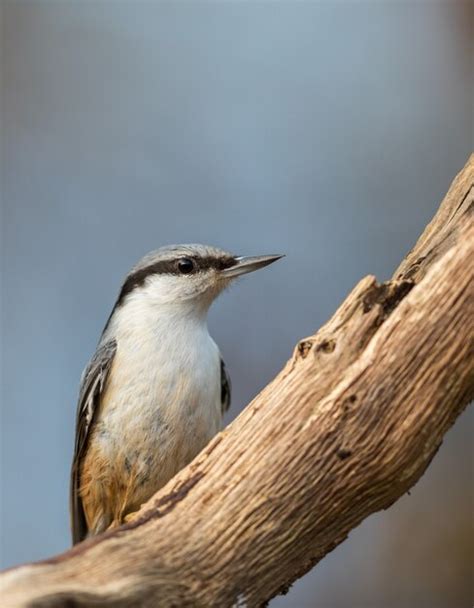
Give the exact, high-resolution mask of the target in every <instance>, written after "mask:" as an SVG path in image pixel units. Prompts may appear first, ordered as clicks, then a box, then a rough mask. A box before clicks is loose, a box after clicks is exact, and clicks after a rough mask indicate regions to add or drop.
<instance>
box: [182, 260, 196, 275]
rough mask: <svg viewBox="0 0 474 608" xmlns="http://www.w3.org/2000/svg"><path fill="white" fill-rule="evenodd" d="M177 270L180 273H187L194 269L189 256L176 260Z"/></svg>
mask: <svg viewBox="0 0 474 608" xmlns="http://www.w3.org/2000/svg"><path fill="white" fill-rule="evenodd" d="M178 270H179V272H180V273H181V274H189V273H190V272H192V271H193V270H194V262H193V260H191V259H190V258H181V259H180V260H179V261H178Z"/></svg>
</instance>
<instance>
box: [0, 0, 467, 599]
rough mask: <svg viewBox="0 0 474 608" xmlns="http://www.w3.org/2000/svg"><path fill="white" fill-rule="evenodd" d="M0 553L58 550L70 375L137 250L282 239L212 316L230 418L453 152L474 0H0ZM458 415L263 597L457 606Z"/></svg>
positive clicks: (463, 538)
mask: <svg viewBox="0 0 474 608" xmlns="http://www.w3.org/2000/svg"><path fill="white" fill-rule="evenodd" d="M1 9H2V14H1V21H2V25H1V120H2V132H1V146H2V148H1V194H2V349H1V350H2V356H3V360H2V372H3V374H2V375H3V380H2V419H1V431H2V452H1V454H2V477H1V490H2V495H1V509H2V511H1V558H2V565H3V566H5V567H6V566H11V565H13V564H18V563H19V562H22V561H31V560H36V559H40V558H43V557H46V556H49V555H51V554H53V553H55V552H58V551H62V550H64V549H66V548H67V547H68V545H69V542H70V541H69V529H68V482H69V466H70V460H71V454H72V445H73V436H74V415H75V407H76V398H77V390H78V385H79V378H80V374H81V371H82V369H83V367H84V365H85V364H86V362H87V360H88V358H89V356H90V355H91V354H92V352H93V351H94V348H95V345H96V341H97V339H98V337H99V334H100V332H101V330H102V327H103V325H104V322H105V320H106V318H107V316H108V313H109V311H110V309H111V307H112V305H113V302H114V298H115V295H116V293H117V291H118V288H119V285H120V282H121V280H122V278H123V276H124V274H125V273H126V272H127V271H128V269H129V268H130V267H131V265H133V264H134V263H135V262H136V260H137V259H138V258H139V257H140V256H141V255H142V254H144V253H145V252H147V251H148V250H150V249H153V248H156V247H158V246H161V245H163V244H166V243H175V242H204V243H210V244H214V245H217V246H220V247H223V248H226V249H229V250H231V251H233V252H235V253H237V254H259V253H268V252H270V253H271V252H285V253H286V254H287V257H286V258H285V260H283V261H282V262H279V263H278V264H277V265H275V266H272V267H271V268H269V269H267V270H265V271H262V272H261V273H258V276H257V275H255V276H249V277H248V278H246V279H245V280H243V281H241V282H240V284H239V285H238V286H236V287H235V288H234V289H232V290H231V291H230V292H228V293H226V294H225V295H224V296H223V297H222V298H221V299H220V301H219V302H218V303H217V304H216V305H215V306H214V308H213V310H212V311H211V316H210V326H211V331H212V333H213V336H214V338H215V339H216V341H217V343H218V344H219V345H220V347H221V350H222V353H223V356H224V358H225V361H226V363H227V367H228V369H229V371H230V374H231V376H232V380H233V387H234V390H233V405H232V408H231V411H230V416H229V420H230V419H232V418H233V417H235V416H236V415H237V414H238V413H239V411H240V410H241V409H242V408H243V407H244V406H245V405H246V404H247V403H248V401H249V400H250V399H251V398H252V397H253V396H254V395H255V394H256V393H257V392H258V391H259V390H260V389H261V388H262V387H263V386H264V385H265V384H266V383H267V382H268V381H269V380H270V379H271V378H272V377H273V376H274V375H275V374H276V373H277V372H278V370H279V369H280V368H281V367H282V365H283V364H284V362H285V361H286V359H287V358H288V357H289V355H290V354H291V351H292V348H293V346H294V344H295V343H296V341H297V340H298V339H299V338H301V337H304V336H306V335H308V334H311V333H312V332H313V331H314V330H316V329H317V328H318V327H319V326H320V325H321V324H322V323H323V322H324V321H325V320H326V319H327V318H328V316H330V315H331V314H332V313H333V312H334V311H335V309H336V307H337V306H338V305H339V303H340V302H341V301H342V299H343V298H344V297H345V295H346V294H347V293H348V292H349V290H350V289H351V288H352V287H353V286H354V284H355V283H356V282H357V281H358V280H359V279H360V278H361V277H362V276H364V275H366V274H368V273H373V274H375V275H377V277H378V278H379V279H381V280H383V279H386V278H387V277H389V276H390V275H391V273H392V271H393V270H394V268H395V267H396V266H397V265H398V263H399V261H400V260H401V259H402V257H403V256H404V254H405V253H406V252H407V250H408V249H409V248H410V247H411V246H412V245H413V244H414V242H415V241H416V239H417V237H418V235H419V234H420V232H421V231H422V229H423V228H424V226H425V224H426V223H427V222H428V221H429V219H430V218H431V217H432V215H433V214H434V212H435V210H436V209H437V207H438V204H439V202H440V201H441V199H442V197H443V195H444V194H445V192H446V191H447V189H448V187H449V185H450V183H451V180H452V179H453V177H454V175H455V174H456V173H457V172H458V171H459V170H460V169H461V168H462V166H463V165H464V163H465V161H466V159H467V157H468V155H469V153H470V152H471V151H472V149H473V108H474V99H473V46H472V40H473V38H474V37H473V33H474V11H473V4H472V3H468V2H466V3H463V2H456V1H446V2H428V1H426V2H423V1H422V2H388V1H386V2H335V3H332V2H329V1H328V2H318V3H316V2H315V3H311V2H304V3H302V2H301V3H300V2H262V3H260V2H259V3H257V2H232V3H230V2H229V3H227V2H220V3H214V2H206V3H202V2H179V3H178V2H176V3H174V2H106V1H103V2H91V1H89V2H77V1H76V2H65V1H60V2H52V1H51V2H46V1H42V0H37V1H35V2H22V1H14V2H13V1H12V2H8V1H7V2H2V5H1ZM472 425H473V414H472V412H467V413H465V414H464V415H463V416H461V418H460V419H459V420H458V422H457V424H456V425H455V427H454V428H453V429H452V430H451V431H450V432H449V434H448V435H447V436H446V439H445V441H444V444H443V446H442V448H441V450H440V451H439V453H438V455H437V456H436V458H435V460H434V462H433V463H432V465H431V466H430V468H429V469H428V471H427V472H426V474H425V475H424V476H423V478H422V479H421V481H420V482H419V483H418V484H417V485H416V487H415V488H414V489H413V490H412V492H411V495H410V496H408V495H407V496H405V497H404V498H403V499H401V500H400V501H399V502H397V503H396V504H395V505H394V506H393V507H391V508H390V509H389V510H388V511H386V512H383V513H379V514H376V515H374V516H372V517H370V518H369V519H367V520H366V521H365V522H364V523H363V524H362V525H361V526H360V527H359V528H358V529H356V530H354V531H353V532H352V534H351V535H350V537H349V539H348V540H347V541H346V542H344V543H343V544H342V545H341V546H340V547H338V548H337V549H336V550H335V551H333V552H332V553H331V554H330V555H329V556H327V557H326V558H325V559H324V560H323V561H322V562H321V563H320V564H319V566H318V567H317V568H316V569H315V570H314V571H313V572H311V573H310V574H308V575H307V576H306V577H304V578H303V579H302V580H300V581H299V582H297V583H296V584H295V585H294V586H293V587H292V588H291V590H290V591H289V593H288V595H286V596H285V597H281V598H277V599H275V600H273V601H272V602H271V608H284V607H297V608H305V607H308V608H309V607H313V606H314V607H318V608H348V607H349V608H354V607H355V608H357V607H364V608H365V607H373V608H376V607H377V608H390V607H393V608H411V607H414V608H415V607H416V608H420V607H421V608H422V607H430V608H468V607H470V606H471V605H472V603H473V591H472V566H473V561H474V558H473V540H472V539H473V530H472V528H473V526H472V512H473V490H472V472H473V471H472V468H473V465H472V452H471V441H472V428H473V427H472Z"/></svg>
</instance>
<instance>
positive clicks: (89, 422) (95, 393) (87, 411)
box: [70, 340, 117, 544]
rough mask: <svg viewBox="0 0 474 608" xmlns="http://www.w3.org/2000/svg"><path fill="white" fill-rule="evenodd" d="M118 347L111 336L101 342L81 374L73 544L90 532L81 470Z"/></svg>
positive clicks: (73, 478) (72, 498)
mask: <svg viewBox="0 0 474 608" xmlns="http://www.w3.org/2000/svg"><path fill="white" fill-rule="evenodd" d="M116 350H117V342H116V341H115V340H109V341H108V342H106V343H105V344H103V345H102V346H99V348H98V349H97V351H96V353H95V355H94V356H93V357H92V359H91V361H90V362H89V364H88V366H87V367H86V369H85V370H84V373H83V375H82V378H81V387H80V390H79V401H78V404H77V414H76V440H75V445H74V457H73V460H72V467H71V486H70V512H71V531H72V541H73V544H76V543H78V542H80V541H81V540H83V539H84V538H85V537H86V535H87V524H86V519H85V515H84V508H83V506H82V501H81V497H80V495H79V488H80V479H79V474H80V468H81V463H82V458H83V456H84V453H85V451H86V448H87V441H88V439H89V437H90V432H91V429H92V427H93V424H94V418H95V415H96V413H97V410H98V407H99V403H100V397H101V395H102V392H103V390H104V386H105V383H106V381H107V377H108V375H109V371H110V368H111V366H112V361H113V359H114V356H115V352H116Z"/></svg>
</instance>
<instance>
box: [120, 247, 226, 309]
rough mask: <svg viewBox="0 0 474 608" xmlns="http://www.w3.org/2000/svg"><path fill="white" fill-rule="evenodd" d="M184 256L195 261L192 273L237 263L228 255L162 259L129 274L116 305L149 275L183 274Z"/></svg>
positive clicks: (220, 268)
mask: <svg viewBox="0 0 474 608" xmlns="http://www.w3.org/2000/svg"><path fill="white" fill-rule="evenodd" d="M184 258H186V259H190V260H192V261H193V262H194V269H193V271H192V272H191V273H190V274H195V273H197V272H202V271H206V270H209V269H210V268H215V269H216V270H224V269H225V268H229V267H230V266H232V265H233V264H235V258H234V257H233V256H228V257H225V258H224V257H214V256H207V257H197V256H192V255H189V256H186V255H181V256H179V257H175V258H173V259H169V260H160V261H159V262H155V263H154V264H150V265H149V266H146V267H145V268H140V269H139V270H136V271H135V272H133V273H132V274H130V275H128V277H127V278H126V279H125V283H124V284H123V286H122V289H121V291H120V294H119V297H118V300H117V303H116V305H115V306H119V305H120V304H121V303H122V302H123V300H124V299H125V298H126V297H127V296H128V294H129V293H131V292H132V291H133V290H134V289H136V288H137V287H140V286H141V285H143V284H144V283H145V281H146V279H147V278H148V277H149V276H152V275H154V274H174V275H177V276H181V274H182V272H181V271H180V270H179V262H180V261H181V260H183V259H184Z"/></svg>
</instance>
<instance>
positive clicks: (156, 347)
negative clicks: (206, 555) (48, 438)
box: [70, 244, 283, 544]
mask: <svg viewBox="0 0 474 608" xmlns="http://www.w3.org/2000/svg"><path fill="white" fill-rule="evenodd" d="M281 257H283V256H282V255H261V256H246V257H243V256H235V255H233V254H231V253H229V252H227V251H224V250H222V249H219V248H217V247H211V246H207V245H199V244H186V245H168V246H165V247H161V248H159V249H157V250H155V251H152V252H150V253H148V254H147V255H145V256H144V257H143V258H142V259H141V260H140V261H139V262H138V263H137V264H136V265H135V266H134V267H133V268H132V270H131V271H130V272H129V273H128V275H127V276H126V277H125V280H124V282H123V284H122V286H121V289H120V291H119V294H118V298H117V300H116V302H115V305H114V307H113V309H112V312H111V313H110V316H109V318H108V320H107V322H106V325H105V328H104V330H103V332H102V335H101V337H100V340H99V343H98V345H97V349H96V351H95V353H94V355H93V357H92V358H91V360H90V361H89V363H88V365H87V366H86V368H85V370H84V372H83V374H82V376H81V383H80V388H79V399H78V404H77V413H76V433H75V443H74V454H73V459H72V466H71V478H70V518H71V533H72V542H73V544H76V543H78V542H80V541H82V540H84V539H86V538H88V537H91V536H95V535H97V534H100V533H102V532H104V531H106V530H109V529H113V528H115V527H117V526H120V525H122V524H123V523H124V522H126V521H127V518H128V519H130V517H131V516H132V515H133V513H135V512H136V511H137V510H138V509H139V508H140V506H141V505H142V504H143V503H144V502H146V501H147V500H148V499H149V498H151V496H153V494H154V493H155V492H156V491H157V490H158V489H160V488H161V487H163V486H164V485H165V484H166V483H167V482H168V481H169V480H170V479H171V478H172V477H173V476H174V475H175V474H176V473H177V472H178V471H179V470H181V469H182V468H184V467H185V466H186V465H187V464H188V463H189V462H191V460H193V458H194V457H195V456H196V455H197V454H198V453H199V452H200V451H201V450H202V449H203V448H204V447H205V446H206V445H207V443H208V442H209V441H210V440H211V439H212V437H213V436H214V435H216V434H217V433H218V432H219V431H220V430H221V427H222V420H223V415H224V413H225V412H226V411H227V410H228V408H229V406H230V398H231V384H230V379H229V376H228V373H227V370H226V367H225V364H224V361H223V359H222V357H221V354H220V351H219V348H218V346H217V345H216V343H215V342H214V340H213V339H212V337H211V336H210V334H209V331H208V327H207V313H208V310H209V307H210V306H211V304H212V302H213V301H214V300H215V299H216V298H217V296H218V295H219V294H220V293H221V292H222V291H223V290H224V289H225V288H226V287H228V286H229V285H230V284H231V283H232V282H233V281H234V280H235V279H236V278H238V277H240V276H242V275H244V274H246V273H249V272H253V271H255V270H258V269H260V268H263V267H264V266H267V265H268V264H271V263H273V262H275V261H276V260H278V259H280V258H281Z"/></svg>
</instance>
